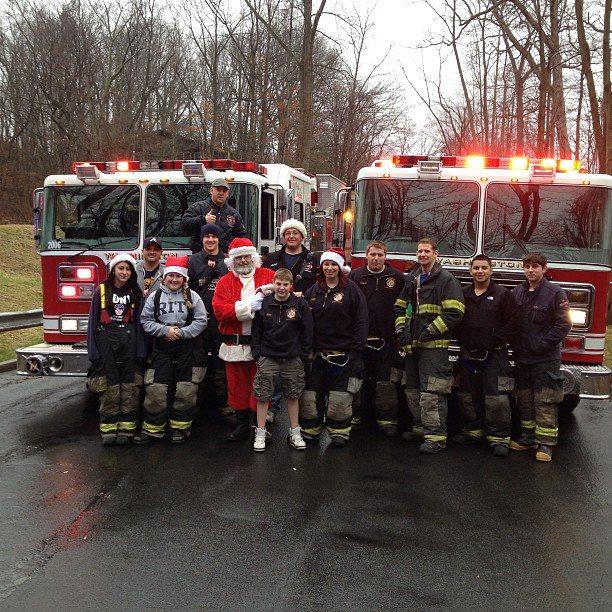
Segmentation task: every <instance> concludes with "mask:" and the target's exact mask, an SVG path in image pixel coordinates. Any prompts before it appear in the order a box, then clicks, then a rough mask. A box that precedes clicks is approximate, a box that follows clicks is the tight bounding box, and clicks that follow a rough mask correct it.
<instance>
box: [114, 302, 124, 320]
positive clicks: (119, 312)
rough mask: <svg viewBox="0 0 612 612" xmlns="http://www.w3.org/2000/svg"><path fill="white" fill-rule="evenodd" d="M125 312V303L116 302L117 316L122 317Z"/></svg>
mask: <svg viewBox="0 0 612 612" xmlns="http://www.w3.org/2000/svg"><path fill="white" fill-rule="evenodd" d="M124 312H125V306H124V305H123V304H115V315H116V316H117V317H122V316H123V313H124Z"/></svg>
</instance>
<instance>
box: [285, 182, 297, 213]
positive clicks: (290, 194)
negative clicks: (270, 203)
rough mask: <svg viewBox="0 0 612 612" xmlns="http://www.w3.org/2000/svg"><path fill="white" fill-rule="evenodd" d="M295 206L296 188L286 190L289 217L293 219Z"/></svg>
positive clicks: (286, 205)
mask: <svg viewBox="0 0 612 612" xmlns="http://www.w3.org/2000/svg"><path fill="white" fill-rule="evenodd" d="M294 206H295V189H286V190H285V207H286V210H287V219H293V216H294V210H293V208H294Z"/></svg>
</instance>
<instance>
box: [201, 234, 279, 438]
mask: <svg viewBox="0 0 612 612" xmlns="http://www.w3.org/2000/svg"><path fill="white" fill-rule="evenodd" d="M225 264H226V265H227V267H228V269H229V272H228V273H227V274H226V275H225V276H223V277H222V278H221V279H220V280H219V282H218V283H217V286H216V288H215V293H214V296H213V301H212V305H213V309H214V313H215V316H216V317H217V321H218V322H219V331H220V332H221V335H222V340H223V343H222V344H221V348H220V349H219V357H221V359H223V360H224V361H225V362H226V372H227V391H228V397H227V401H228V404H229V405H230V406H231V407H232V408H234V409H235V410H236V420H237V426H236V429H234V430H233V431H232V432H231V433H229V434H228V435H227V437H226V439H227V440H229V441H232V442H233V441H237V440H244V439H246V438H248V437H249V435H250V433H251V425H252V422H253V414H254V413H253V411H254V410H256V407H257V404H256V401H255V399H254V398H253V396H252V395H251V391H252V389H253V379H254V378H255V369H256V368H255V361H254V360H253V356H252V354H251V346H250V344H251V323H252V321H253V318H254V317H255V313H256V312H257V311H258V310H260V309H261V303H262V301H263V298H264V293H263V291H264V290H268V288H266V287H264V288H263V289H262V286H265V285H270V284H271V283H272V279H273V277H274V272H273V271H272V270H269V269H267V268H262V267H261V259H260V257H259V254H258V253H257V250H256V249H255V246H254V245H253V243H252V242H251V241H250V240H249V239H248V238H234V240H232V242H231V243H230V245H229V249H228V258H227V259H226V260H225ZM269 289H271V287H270V288H269Z"/></svg>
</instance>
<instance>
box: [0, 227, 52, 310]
mask: <svg viewBox="0 0 612 612" xmlns="http://www.w3.org/2000/svg"><path fill="white" fill-rule="evenodd" d="M0 287H1V290H0V312H10V311H13V310H30V309H32V308H40V307H41V305H42V290H41V283H40V255H39V254H38V253H37V252H36V245H35V244H34V239H33V238H32V226H30V225H0Z"/></svg>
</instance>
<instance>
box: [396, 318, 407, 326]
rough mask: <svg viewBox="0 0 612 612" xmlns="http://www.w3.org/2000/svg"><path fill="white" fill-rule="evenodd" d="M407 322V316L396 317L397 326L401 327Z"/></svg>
mask: <svg viewBox="0 0 612 612" xmlns="http://www.w3.org/2000/svg"><path fill="white" fill-rule="evenodd" d="M405 323H406V317H403V316H402V317H397V319H395V327H399V326H402V327H403V325H404V324H405Z"/></svg>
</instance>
